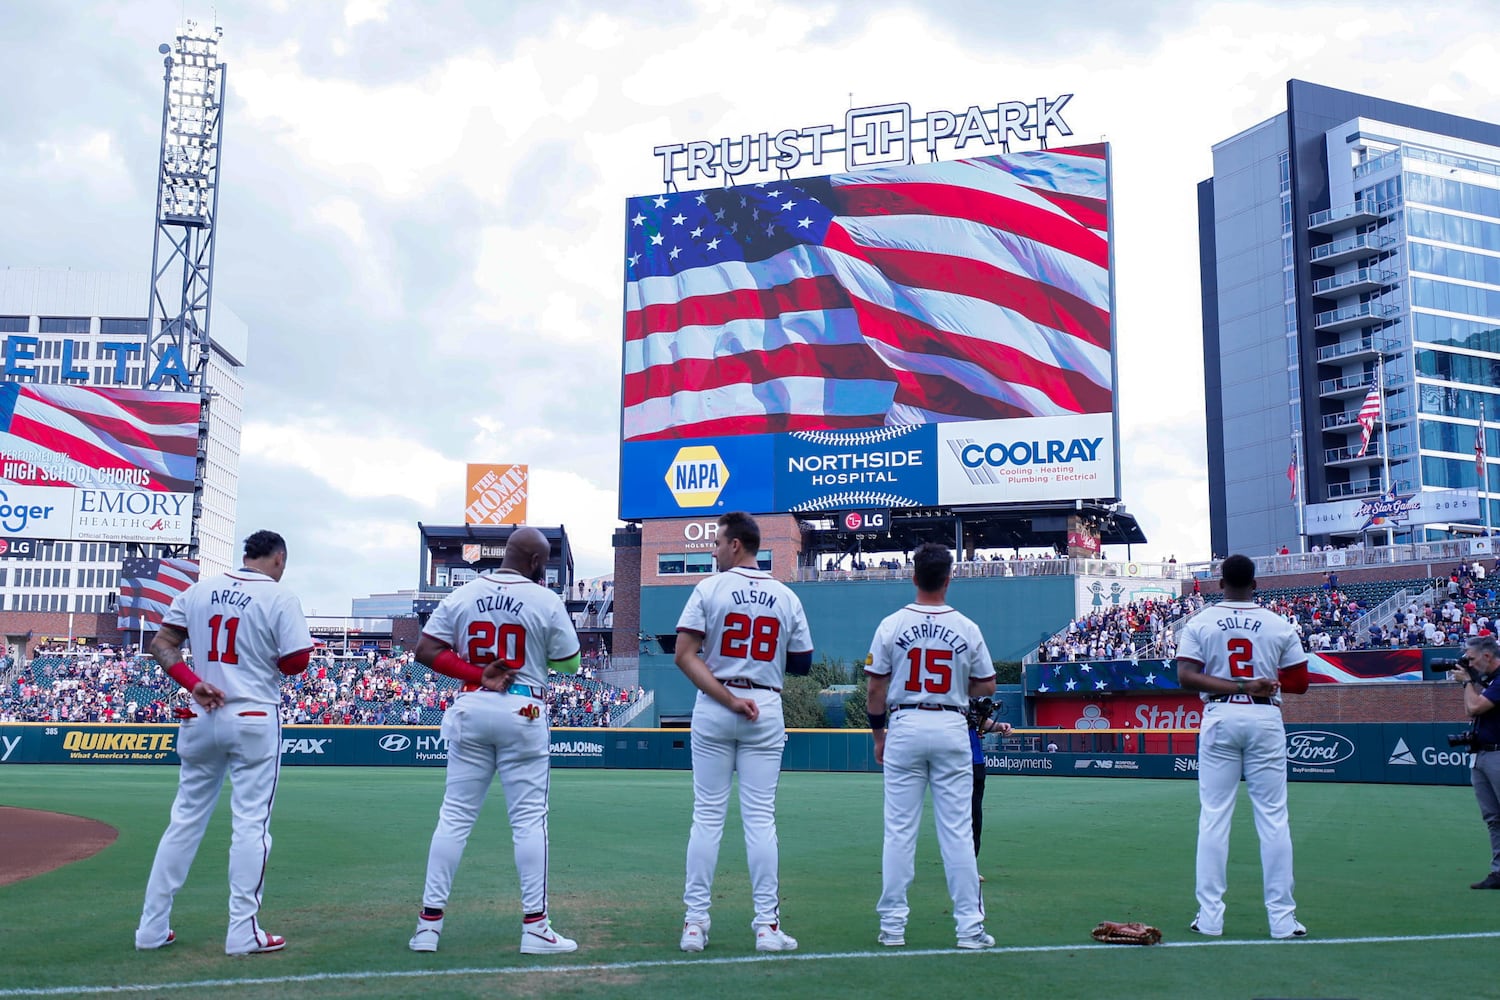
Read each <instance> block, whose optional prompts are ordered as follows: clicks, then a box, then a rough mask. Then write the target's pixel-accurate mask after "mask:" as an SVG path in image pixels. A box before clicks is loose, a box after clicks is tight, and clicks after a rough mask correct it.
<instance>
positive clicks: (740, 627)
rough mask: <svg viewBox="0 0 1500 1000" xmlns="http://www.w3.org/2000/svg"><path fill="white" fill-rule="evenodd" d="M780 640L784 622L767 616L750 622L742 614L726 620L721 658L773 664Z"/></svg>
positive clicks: (730, 616) (750, 619)
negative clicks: (777, 643)
mask: <svg viewBox="0 0 1500 1000" xmlns="http://www.w3.org/2000/svg"><path fill="white" fill-rule="evenodd" d="M780 638H781V619H779V618H772V617H770V616H767V617H765V618H751V617H750V616H749V615H742V614H740V613H739V612H737V611H736V612H734V613H732V614H727V615H725V616H724V638H723V639H722V640H721V641H720V642H719V655H720V656H722V657H724V658H725V659H726V660H758V661H759V662H761V663H770V662H772V661H773V660H775V659H776V641H777V640H778V639H780Z"/></svg>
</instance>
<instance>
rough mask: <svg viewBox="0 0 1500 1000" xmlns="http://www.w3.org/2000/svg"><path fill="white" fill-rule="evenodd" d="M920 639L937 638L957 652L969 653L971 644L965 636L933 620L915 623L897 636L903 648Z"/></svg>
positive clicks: (898, 643)
mask: <svg viewBox="0 0 1500 1000" xmlns="http://www.w3.org/2000/svg"><path fill="white" fill-rule="evenodd" d="M918 639H937V640H938V641H940V642H943V643H946V644H947V645H948V646H949V647H951V648H952V650H953V652H954V653H955V654H957V653H967V652H968V651H969V644H968V643H967V642H965V641H964V637H963V636H961V635H959V634H958V633H957V632H955V631H953V630H952V629H951V628H948V627H947V626H946V625H939V624H938V623H937V622H933V621H926V622H922V623H920V624H918V625H913V626H912V627H911V628H909V629H906V630H905V631H903V632H901V633H899V634H898V635H897V636H896V645H898V646H900V647H901V648H902V649H907V648H908V647H910V646H911V644H912V643H914V642H916V641H917V640H918Z"/></svg>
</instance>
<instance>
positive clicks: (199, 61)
mask: <svg viewBox="0 0 1500 1000" xmlns="http://www.w3.org/2000/svg"><path fill="white" fill-rule="evenodd" d="M223 34H224V29H223V28H219V27H215V28H214V29H213V31H212V33H202V32H199V31H198V26H197V24H196V23H195V22H193V21H188V22H187V23H186V27H185V29H184V31H183V32H182V34H179V35H178V36H177V44H176V46H175V48H174V47H173V46H171V45H166V44H163V45H162V46H161V48H160V49H159V51H160V52H161V53H162V54H163V55H164V56H166V58H165V59H163V60H162V63H163V65H164V66H165V67H166V87H165V94H164V96H163V98H162V112H161V162H160V169H159V171H158V173H157V182H156V242H155V247H154V248H153V250H152V253H151V306H150V312H149V317H148V323H147V327H146V353H145V357H144V358H142V361H143V362H144V364H145V372H144V375H143V377H142V385H148V384H153V383H154V384H158V385H163V387H164V388H176V389H181V390H191V389H196V390H198V391H199V392H202V393H204V396H205V400H204V401H205V403H206V402H207V389H208V387H207V385H206V382H205V379H204V374H205V371H206V370H207V367H208V350H209V346H208V345H209V340H208V329H209V327H208V321H209V311H210V307H211V306H212V304H213V290H214V280H213V270H214V232H215V228H216V225H215V224H216V222H217V219H218V214H219V153H220V149H221V145H220V139H221V136H222V126H223V112H224V73H225V69H226V67H225V65H224V64H223V63H221V62H220V61H219V38H220V37H221V36H222V35H223ZM153 376H155V378H153ZM171 381H175V382H176V383H178V384H177V385H165V384H164V383H168V382H171Z"/></svg>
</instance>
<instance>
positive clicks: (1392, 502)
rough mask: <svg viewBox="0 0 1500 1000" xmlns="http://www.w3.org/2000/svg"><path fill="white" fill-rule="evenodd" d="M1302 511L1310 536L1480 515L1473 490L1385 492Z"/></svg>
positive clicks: (1308, 506)
mask: <svg viewBox="0 0 1500 1000" xmlns="http://www.w3.org/2000/svg"><path fill="white" fill-rule="evenodd" d="M1305 513H1306V518H1307V533H1308V534H1309V535H1323V534H1330V533H1338V534H1351V533H1358V532H1361V531H1368V530H1372V529H1380V528H1385V527H1386V526H1387V525H1389V526H1391V527H1398V528H1399V527H1403V526H1406V525H1413V524H1445V523H1450V522H1455V521H1458V522H1463V521H1478V520H1479V519H1480V517H1481V513H1480V510H1479V497H1478V495H1477V494H1475V493H1474V492H1473V491H1472V490H1468V491H1466V490H1427V491H1425V492H1422V493H1394V494H1392V493H1387V494H1382V495H1381V496H1377V497H1367V498H1365V499H1362V500H1334V501H1333V502H1331V503H1310V504H1308V505H1307V507H1306V512H1305Z"/></svg>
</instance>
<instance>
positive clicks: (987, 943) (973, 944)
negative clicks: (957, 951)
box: [958, 931, 995, 951]
mask: <svg viewBox="0 0 1500 1000" xmlns="http://www.w3.org/2000/svg"><path fill="white" fill-rule="evenodd" d="M958 946H959V947H960V948H967V949H969V950H970V951H980V950H982V949H984V948H993V947H995V939H994V938H992V937H990V935H988V934H986V933H985V932H984V931H980V932H979V933H978V934H970V935H969V936H968V937H961V938H959V939H958Z"/></svg>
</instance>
